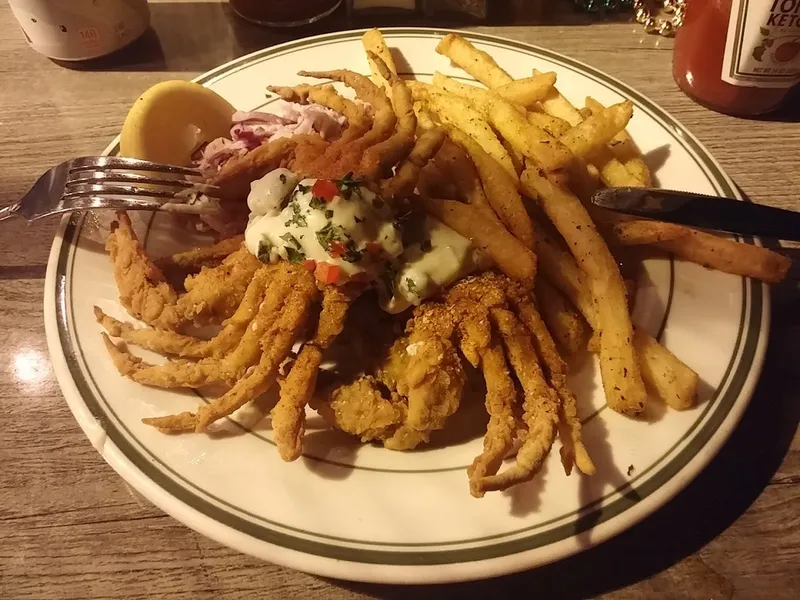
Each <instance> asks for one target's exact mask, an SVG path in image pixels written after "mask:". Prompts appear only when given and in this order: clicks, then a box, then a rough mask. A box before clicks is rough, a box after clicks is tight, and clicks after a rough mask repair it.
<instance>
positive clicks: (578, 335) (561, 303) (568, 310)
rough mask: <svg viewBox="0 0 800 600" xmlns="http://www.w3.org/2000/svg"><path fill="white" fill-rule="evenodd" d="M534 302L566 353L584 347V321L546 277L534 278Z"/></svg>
mask: <svg viewBox="0 0 800 600" xmlns="http://www.w3.org/2000/svg"><path fill="white" fill-rule="evenodd" d="M536 303H537V305H538V307H539V311H540V312H541V314H542V318H544V322H545V323H546V324H547V328H548V329H549V330H550V332H551V333H552V334H553V337H554V338H555V339H556V341H557V342H558V343H559V345H560V346H561V348H562V349H563V350H565V351H566V352H567V354H575V353H576V352H579V351H580V350H582V349H584V348H586V340H587V329H586V321H584V319H583V317H582V316H581V315H580V313H578V312H577V311H576V310H575V308H574V307H573V306H571V305H570V304H569V303H568V302H567V299H566V298H565V297H564V296H563V295H562V294H561V292H559V291H558V290H556V289H555V288H554V287H553V286H552V285H551V284H550V282H549V281H547V279H545V278H543V277H539V278H537V279H536Z"/></svg>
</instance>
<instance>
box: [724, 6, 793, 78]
mask: <svg viewBox="0 0 800 600" xmlns="http://www.w3.org/2000/svg"><path fill="white" fill-rule="evenodd" d="M722 79H723V81H727V82H728V83H730V84H733V85H742V86H757V87H791V86H792V85H794V84H795V83H797V82H798V81H800V0H733V2H732V3H731V18H730V21H729V23H728V38H727V42H726V44H725V56H724V58H723V61H722Z"/></svg>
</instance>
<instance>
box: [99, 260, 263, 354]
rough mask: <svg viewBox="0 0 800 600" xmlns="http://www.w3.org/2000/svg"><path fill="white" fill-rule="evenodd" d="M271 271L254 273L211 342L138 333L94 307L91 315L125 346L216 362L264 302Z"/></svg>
mask: <svg viewBox="0 0 800 600" xmlns="http://www.w3.org/2000/svg"><path fill="white" fill-rule="evenodd" d="M271 270H272V269H271V267H270V266H264V267H262V268H260V269H259V270H258V271H256V273H255V275H254V276H253V279H252V281H251V282H250V284H249V285H248V286H247V291H246V292H245V294H244V298H243V299H242V302H241V304H239V307H238V308H237V309H236V312H235V313H233V315H232V316H231V317H230V318H229V319H227V320H226V321H225V322H224V323H223V328H222V331H220V332H219V333H218V334H217V335H216V336H214V337H213V338H212V339H210V340H203V339H200V338H196V337H193V336H190V335H182V334H180V333H176V332H174V331H165V330H159V329H149V328H148V329H138V328H136V327H134V326H133V325H131V324H130V323H123V322H121V321H118V320H117V319H114V318H113V317H110V316H108V315H106V314H105V313H104V312H103V311H102V310H101V309H100V308H99V307H97V306H95V307H94V314H95V317H96V318H97V322H98V323H100V324H101V325H102V326H103V328H104V329H105V330H106V331H107V332H108V334H109V335H110V336H112V337H117V338H121V339H122V341H124V342H125V343H127V344H134V345H136V346H140V347H142V348H146V349H147V350H152V351H154V352H160V353H161V354H171V355H174V356H179V357H181V358H209V357H213V358H217V359H219V358H222V357H223V356H224V355H225V354H227V353H228V352H229V351H230V350H232V349H233V348H235V347H236V345H237V344H238V343H239V341H240V340H241V338H242V336H243V335H244V333H245V331H246V330H247V327H248V325H250V323H251V321H252V320H253V318H254V317H255V315H256V313H257V311H258V307H259V306H260V305H261V302H262V300H263V299H264V294H265V292H266V289H267V280H268V276H269V274H270V271H271Z"/></svg>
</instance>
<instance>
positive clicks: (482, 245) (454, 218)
mask: <svg viewBox="0 0 800 600" xmlns="http://www.w3.org/2000/svg"><path fill="white" fill-rule="evenodd" d="M419 201H420V202H421V203H422V205H423V206H424V208H425V210H426V211H427V212H429V213H430V214H432V215H433V216H434V217H436V218H437V219H439V220H440V221H441V222H442V223H444V224H445V225H447V226H448V227H450V229H452V230H453V231H455V232H457V233H460V234H461V235H463V236H464V237H465V238H467V239H468V240H470V241H471V242H472V243H473V244H474V245H475V247H476V248H479V249H481V250H483V251H484V252H486V254H488V255H489V257H490V258H491V259H492V260H493V261H494V262H495V264H497V266H498V268H499V269H500V270H501V271H502V272H503V273H505V274H506V275H507V276H508V277H510V278H511V279H516V280H518V281H532V280H533V278H534V277H535V276H536V255H535V254H534V253H533V252H531V251H530V250H529V249H528V248H526V247H525V246H524V245H523V244H522V242H520V241H519V240H518V239H517V238H515V237H514V236H513V235H511V234H510V233H509V232H508V231H506V229H505V227H503V226H502V225H500V224H498V223H495V222H493V221H492V220H491V219H487V218H485V217H484V216H482V215H481V213H480V211H478V210H476V209H475V208H473V207H471V206H469V205H467V204H462V203H460V202H457V201H455V200H442V199H440V198H426V197H422V198H420V200H419Z"/></svg>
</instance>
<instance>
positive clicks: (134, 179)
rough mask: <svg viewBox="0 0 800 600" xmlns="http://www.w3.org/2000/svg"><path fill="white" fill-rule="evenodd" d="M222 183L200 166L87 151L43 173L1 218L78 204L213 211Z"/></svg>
mask: <svg viewBox="0 0 800 600" xmlns="http://www.w3.org/2000/svg"><path fill="white" fill-rule="evenodd" d="M218 192H219V188H217V187H216V186H214V185H210V184H207V183H204V182H203V175H202V172H201V171H200V170H199V169H192V168H189V167H179V166H176V165H163V164H159V163H154V162H150V161H147V160H139V159H137V158H123V157H121V156H86V157H82V158H75V159H73V160H68V161H66V162H63V163H61V164H60V165H58V166H55V167H53V168H52V169H50V170H48V171H47V172H45V173H44V175H42V176H41V177H39V179H38V180H37V181H36V183H34V184H33V186H32V187H31V189H30V190H28V192H27V193H26V194H25V195H24V196H23V197H22V199H21V200H20V201H19V202H16V203H15V204H12V205H10V206H6V207H3V208H0V221H4V220H5V219H8V218H10V217H12V216H14V215H19V216H20V217H23V218H24V219H27V220H28V221H34V220H36V219H40V218H42V217H47V216H49V215H56V214H61V213H66V212H73V211H78V210H92V209H98V208H110V209H117V210H159V211H170V212H181V213H188V214H209V213H214V212H216V211H218V210H219V199H218V196H217V195H216V194H217V193H218Z"/></svg>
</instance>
